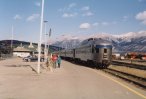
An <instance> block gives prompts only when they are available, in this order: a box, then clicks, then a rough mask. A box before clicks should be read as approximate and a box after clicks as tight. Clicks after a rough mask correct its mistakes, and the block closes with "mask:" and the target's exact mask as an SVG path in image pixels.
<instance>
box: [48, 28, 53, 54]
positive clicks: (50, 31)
mask: <svg viewBox="0 0 146 99" xmlns="http://www.w3.org/2000/svg"><path fill="white" fill-rule="evenodd" d="M51 32H52V30H51V28H50V30H49V38H48V48H47V49H48V50H47V52H50V50H49V49H50V48H49V45H50V37H51ZM47 54H48V53H47Z"/></svg>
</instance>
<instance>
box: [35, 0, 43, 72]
mask: <svg viewBox="0 0 146 99" xmlns="http://www.w3.org/2000/svg"><path fill="white" fill-rule="evenodd" d="M43 17H44V0H42V10H41V22H40V40H39V43H38V67H37V73H38V74H39V73H40V59H41V42H42V32H43Z"/></svg>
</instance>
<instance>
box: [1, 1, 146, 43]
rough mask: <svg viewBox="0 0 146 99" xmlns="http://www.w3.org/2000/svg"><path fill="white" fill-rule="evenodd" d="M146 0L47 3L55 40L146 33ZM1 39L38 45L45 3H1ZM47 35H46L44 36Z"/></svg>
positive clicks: (47, 15)
mask: <svg viewBox="0 0 146 99" xmlns="http://www.w3.org/2000/svg"><path fill="white" fill-rule="evenodd" d="M145 5H146V0H45V8H44V20H47V21H48V22H47V32H49V28H51V29H52V35H51V39H53V40H55V39H58V38H60V37H62V36H63V35H71V36H88V35H93V34H97V33H102V32H106V33H109V34H116V35H117V34H123V33H128V32H139V31H142V30H144V31H146V6H145ZM0 13H1V14H0V34H1V36H0V40H3V39H10V38H11V28H12V25H13V27H14V39H17V40H25V41H32V42H38V41H39V31H40V28H39V27H40V13H41V0H0ZM43 36H44V34H43Z"/></svg>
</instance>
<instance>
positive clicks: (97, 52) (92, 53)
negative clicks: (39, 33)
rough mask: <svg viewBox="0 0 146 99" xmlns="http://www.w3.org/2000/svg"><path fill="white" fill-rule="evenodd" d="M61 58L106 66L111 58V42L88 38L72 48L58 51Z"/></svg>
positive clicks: (98, 66) (97, 66) (99, 66)
mask: <svg viewBox="0 0 146 99" xmlns="http://www.w3.org/2000/svg"><path fill="white" fill-rule="evenodd" d="M58 54H60V56H61V58H63V59H66V60H70V61H74V62H82V63H87V64H89V65H90V64H91V65H92V66H94V67H96V68H107V67H108V66H109V65H110V64H111V60H112V44H111V43H110V42H109V41H107V40H103V39H96V38H89V39H86V40H84V41H82V42H81V44H80V45H79V46H78V47H76V48H73V49H63V50H60V51H59V52H58Z"/></svg>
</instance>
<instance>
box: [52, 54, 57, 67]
mask: <svg viewBox="0 0 146 99" xmlns="http://www.w3.org/2000/svg"><path fill="white" fill-rule="evenodd" d="M56 61H57V55H55V54H53V56H52V62H53V68H56Z"/></svg>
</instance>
